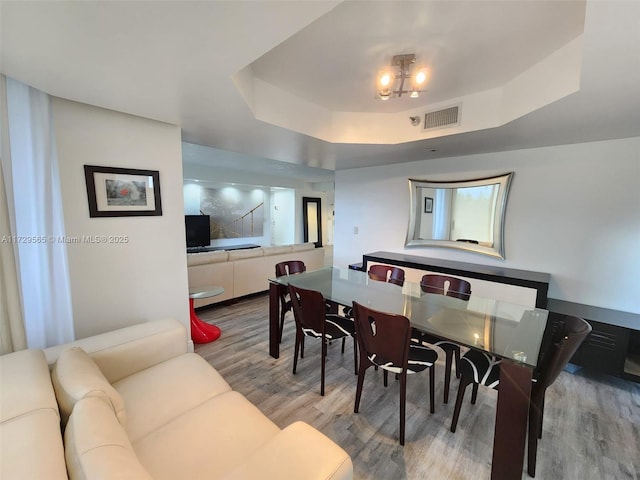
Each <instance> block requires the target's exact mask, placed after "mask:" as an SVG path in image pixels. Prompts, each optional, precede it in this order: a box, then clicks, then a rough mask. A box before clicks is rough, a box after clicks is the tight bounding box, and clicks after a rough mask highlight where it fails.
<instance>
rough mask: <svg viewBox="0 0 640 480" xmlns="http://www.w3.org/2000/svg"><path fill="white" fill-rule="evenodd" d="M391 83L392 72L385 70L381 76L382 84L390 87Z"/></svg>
mask: <svg viewBox="0 0 640 480" xmlns="http://www.w3.org/2000/svg"><path fill="white" fill-rule="evenodd" d="M390 83H391V74H390V73H389V72H384V73H383V74H382V76H381V77H380V85H381V86H383V87H388V86H389V84H390Z"/></svg>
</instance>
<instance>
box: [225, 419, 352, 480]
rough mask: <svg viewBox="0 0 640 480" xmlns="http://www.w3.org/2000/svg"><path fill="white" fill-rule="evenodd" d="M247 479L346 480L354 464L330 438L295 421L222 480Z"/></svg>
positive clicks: (350, 475)
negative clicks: (298, 479) (299, 479)
mask: <svg viewBox="0 0 640 480" xmlns="http://www.w3.org/2000/svg"><path fill="white" fill-rule="evenodd" d="M248 478H259V479H260V480H280V479H282V478H301V479H302V478H303V479H304V480H329V479H331V480H348V479H352V478H353V464H352V463H351V458H350V457H349V455H348V454H347V452H345V451H344V450H343V449H342V448H340V447H339V446H338V445H337V444H335V443H334V442H333V441H332V440H331V439H329V438H327V437H326V436H325V435H323V434H322V433H320V432H319V431H318V430H316V429H315V428H313V427H311V426H310V425H308V424H306V423H304V422H295V423H292V424H291V425H289V426H288V427H287V428H285V429H284V430H283V431H282V432H280V433H279V434H278V435H276V436H275V437H274V438H273V439H271V440H270V441H269V442H268V443H267V444H266V445H264V446H263V447H262V448H260V449H258V450H256V451H255V452H252V453H250V454H249V456H248V457H247V458H246V459H245V461H244V462H243V463H242V464H241V465H240V466H239V467H238V468H237V469H235V470H234V471H233V472H232V473H231V474H230V475H228V476H227V477H226V479H225V480H246V479H248Z"/></svg>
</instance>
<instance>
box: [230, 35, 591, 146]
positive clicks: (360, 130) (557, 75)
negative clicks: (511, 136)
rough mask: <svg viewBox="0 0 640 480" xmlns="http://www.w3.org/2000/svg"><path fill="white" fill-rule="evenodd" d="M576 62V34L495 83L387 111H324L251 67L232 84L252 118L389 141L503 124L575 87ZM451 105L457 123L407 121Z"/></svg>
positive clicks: (327, 134)
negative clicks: (431, 125) (429, 126)
mask: <svg viewBox="0 0 640 480" xmlns="http://www.w3.org/2000/svg"><path fill="white" fill-rule="evenodd" d="M581 66H582V35H580V36H579V37H578V38H575V39H573V40H571V41H570V42H568V43H567V44H566V45H564V46H562V47H561V48H559V49H558V50H556V51H555V52H553V53H551V54H550V55H549V56H547V57H546V58H544V59H543V60H541V61H540V62H538V63H536V64H535V65H532V66H531V67H530V68H528V69H527V70H526V71H524V72H522V73H521V74H519V75H517V76H516V77H515V78H513V79H510V80H509V81H507V82H506V83H505V84H503V85H502V86H500V87H498V88H493V89H490V90H485V91H482V92H478V93H474V94H470V95H465V96H462V97H458V98H452V99H448V100H446V101H444V102H439V103H431V104H426V105H425V104H423V105H421V106H419V107H416V108H413V109H408V110H404V111H400V112H393V113H378V112H340V111H330V110H328V109H327V108H324V107H322V106H320V105H317V104H315V103H312V102H310V101H308V100H306V99H304V98H301V97H299V96H296V95H294V94H292V93H291V92H288V91H285V90H283V89H281V88H279V87H278V86H275V85H271V84H269V83H267V82H265V81H264V80H262V79H261V78H258V77H255V76H252V73H253V72H252V69H251V67H247V68H245V69H243V70H242V71H241V72H238V74H237V75H236V81H235V85H236V88H238V90H239V91H240V94H241V95H242V97H243V98H244V99H245V101H247V105H248V106H249V108H250V109H251V111H252V112H253V114H254V116H255V118H256V119H257V120H261V121H263V122H267V123H270V124H272V125H275V126H278V127H282V128H286V129H288V130H292V131H295V132H298V133H302V134H305V135H309V136H312V137H315V138H317V139H320V140H324V141H327V142H331V143H349V144H373V145H395V144H399V143H406V142H414V141H417V140H425V139H430V138H438V137H441V136H446V135H453V134H458V133H466V132H473V131H477V130H485V129H488V128H494V127H498V126H501V125H504V124H506V123H508V122H511V121H513V120H515V119H517V118H520V117H522V116H524V115H527V114H529V113H531V112H534V111H536V110H538V109H540V108H542V107H544V106H546V105H549V104H551V103H553V102H555V101H557V100H560V99H561V98H563V97H566V96H568V95H571V94H573V93H575V92H577V91H578V90H579V88H580V75H581ZM390 101H394V100H390ZM451 105H461V106H462V109H461V115H462V117H461V121H460V124H459V125H458V126H455V127H449V128H442V129H436V130H429V131H425V130H423V129H422V128H420V127H419V126H418V127H416V126H413V125H411V122H410V120H409V117H410V116H414V115H418V116H420V117H423V116H424V114H425V113H427V112H432V111H436V110H439V109H441V108H447V107H449V106H451Z"/></svg>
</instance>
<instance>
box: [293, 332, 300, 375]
mask: <svg viewBox="0 0 640 480" xmlns="http://www.w3.org/2000/svg"><path fill="white" fill-rule="evenodd" d="M299 350H300V334H299V333H298V329H297V328H296V346H295V347H294V349H293V374H294V375H295V373H296V367H297V366H298V351H299Z"/></svg>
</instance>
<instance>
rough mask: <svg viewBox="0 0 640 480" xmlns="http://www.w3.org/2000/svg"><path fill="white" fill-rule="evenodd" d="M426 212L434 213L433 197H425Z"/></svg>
mask: <svg viewBox="0 0 640 480" xmlns="http://www.w3.org/2000/svg"><path fill="white" fill-rule="evenodd" d="M424 213H433V198H431V197H424Z"/></svg>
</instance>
